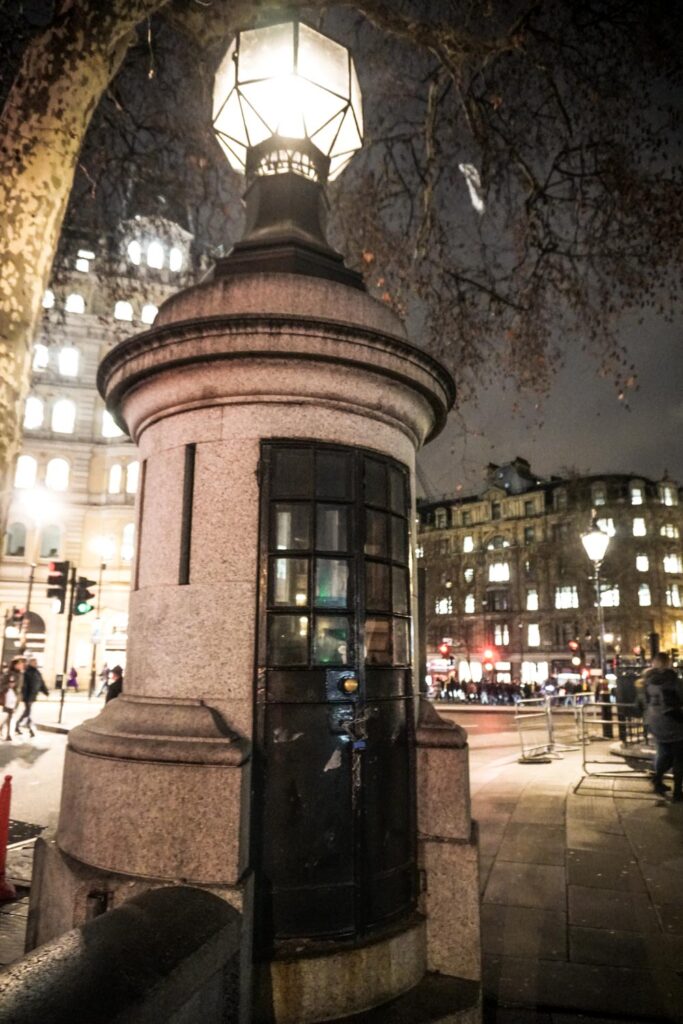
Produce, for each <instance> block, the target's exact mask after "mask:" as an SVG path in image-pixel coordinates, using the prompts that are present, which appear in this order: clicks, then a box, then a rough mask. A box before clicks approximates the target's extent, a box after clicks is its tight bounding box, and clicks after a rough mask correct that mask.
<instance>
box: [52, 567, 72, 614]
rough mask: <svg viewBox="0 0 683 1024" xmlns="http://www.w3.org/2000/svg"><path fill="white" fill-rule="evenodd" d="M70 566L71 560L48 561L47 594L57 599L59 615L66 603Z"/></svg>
mask: <svg viewBox="0 0 683 1024" xmlns="http://www.w3.org/2000/svg"><path fill="white" fill-rule="evenodd" d="M70 568H71V562H50V564H49V565H48V568H47V596H48V597H52V598H54V599H55V601H59V612H58V614H59V615H61V614H62V612H63V611H64V605H65V604H66V588H67V587H68V585H69V569H70Z"/></svg>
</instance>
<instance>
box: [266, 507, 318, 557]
mask: <svg viewBox="0 0 683 1024" xmlns="http://www.w3.org/2000/svg"><path fill="white" fill-rule="evenodd" d="M310 538H311V510H310V508H309V506H308V505H284V504H282V503H280V502H278V503H277V504H276V505H275V506H274V515H273V522H272V537H271V539H270V546H271V547H272V548H275V550H276V551H303V550H305V549H306V548H309V547H310V546H311V540H310Z"/></svg>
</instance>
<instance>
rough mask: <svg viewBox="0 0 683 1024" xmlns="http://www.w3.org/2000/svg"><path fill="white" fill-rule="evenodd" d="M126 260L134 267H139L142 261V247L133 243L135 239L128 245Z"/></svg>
mask: <svg viewBox="0 0 683 1024" xmlns="http://www.w3.org/2000/svg"><path fill="white" fill-rule="evenodd" d="M128 259H129V260H130V262H131V263H134V264H135V266H136V267H138V266H139V265H140V260H141V259H142V247H141V245H140V243H139V242H137V241H135V239H133V241H132V242H129V243H128Z"/></svg>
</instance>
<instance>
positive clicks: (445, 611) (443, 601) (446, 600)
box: [434, 597, 453, 615]
mask: <svg viewBox="0 0 683 1024" xmlns="http://www.w3.org/2000/svg"><path fill="white" fill-rule="evenodd" d="M434 611H435V612H436V614H437V615H450V614H451V612H452V611H453V601H452V599H451V598H450V597H440V598H437V599H436V601H435V602H434Z"/></svg>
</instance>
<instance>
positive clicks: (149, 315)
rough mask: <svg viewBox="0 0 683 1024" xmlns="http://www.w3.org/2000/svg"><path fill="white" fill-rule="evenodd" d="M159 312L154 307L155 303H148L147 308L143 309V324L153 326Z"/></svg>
mask: <svg viewBox="0 0 683 1024" xmlns="http://www.w3.org/2000/svg"><path fill="white" fill-rule="evenodd" d="M158 312H159V310H158V309H157V307H156V306H155V305H154V303H153V302H148V303H147V304H146V305H145V306H143V307H142V312H141V313H140V319H141V320H142V322H143V324H153V323H154V321H155V320H156V315H157V313H158Z"/></svg>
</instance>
